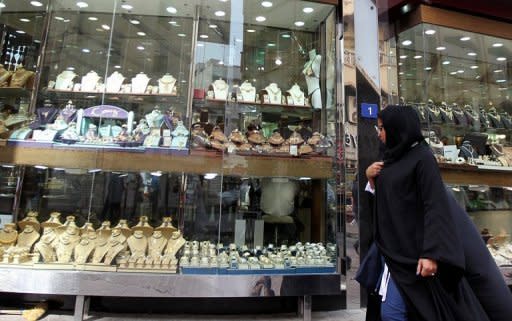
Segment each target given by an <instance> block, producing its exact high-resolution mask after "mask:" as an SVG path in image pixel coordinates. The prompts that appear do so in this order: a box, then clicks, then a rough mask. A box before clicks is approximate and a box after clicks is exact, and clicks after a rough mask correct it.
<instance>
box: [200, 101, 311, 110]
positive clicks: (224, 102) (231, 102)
mask: <svg viewBox="0 0 512 321" xmlns="http://www.w3.org/2000/svg"><path fill="white" fill-rule="evenodd" d="M205 101H206V103H211V104H218V105H225V104H228V103H229V104H238V105H257V106H262V107H265V106H268V107H283V108H287V109H288V108H291V109H294V108H299V109H311V106H309V105H304V106H303V105H288V104H271V103H262V102H260V101H254V102H253V101H236V100H226V99H212V98H206V99H205Z"/></svg>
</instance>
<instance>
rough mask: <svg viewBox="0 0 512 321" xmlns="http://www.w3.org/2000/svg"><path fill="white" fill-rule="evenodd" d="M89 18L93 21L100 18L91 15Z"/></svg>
mask: <svg viewBox="0 0 512 321" xmlns="http://www.w3.org/2000/svg"><path fill="white" fill-rule="evenodd" d="M87 19H89V20H91V21H98V18H96V17H89V18H87Z"/></svg>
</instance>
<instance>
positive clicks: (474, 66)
mask: <svg viewBox="0 0 512 321" xmlns="http://www.w3.org/2000/svg"><path fill="white" fill-rule="evenodd" d="M469 68H471V69H478V66H477V65H473V66H471V67H469Z"/></svg>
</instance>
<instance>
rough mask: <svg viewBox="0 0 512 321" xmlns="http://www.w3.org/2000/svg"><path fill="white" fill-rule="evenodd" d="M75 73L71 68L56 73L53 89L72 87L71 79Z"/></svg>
mask: <svg viewBox="0 0 512 321" xmlns="http://www.w3.org/2000/svg"><path fill="white" fill-rule="evenodd" d="M76 76H77V75H76V74H75V73H74V72H73V71H71V70H64V71H63V72H61V73H60V74H58V75H57V79H56V81H55V89H57V90H71V89H73V84H74V83H73V79H74V78H75V77H76Z"/></svg>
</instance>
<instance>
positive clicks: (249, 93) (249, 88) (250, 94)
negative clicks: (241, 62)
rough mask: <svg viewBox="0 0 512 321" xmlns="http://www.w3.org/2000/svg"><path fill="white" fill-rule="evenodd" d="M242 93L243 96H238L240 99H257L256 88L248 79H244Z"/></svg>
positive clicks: (252, 100) (241, 87)
mask: <svg viewBox="0 0 512 321" xmlns="http://www.w3.org/2000/svg"><path fill="white" fill-rule="evenodd" d="M239 88H240V93H241V96H242V97H237V98H238V100H239V101H244V102H255V101H256V88H255V87H254V86H253V85H252V84H251V83H250V82H249V81H248V80H246V81H244V82H243V83H242V84H241V85H240V87H239Z"/></svg>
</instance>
